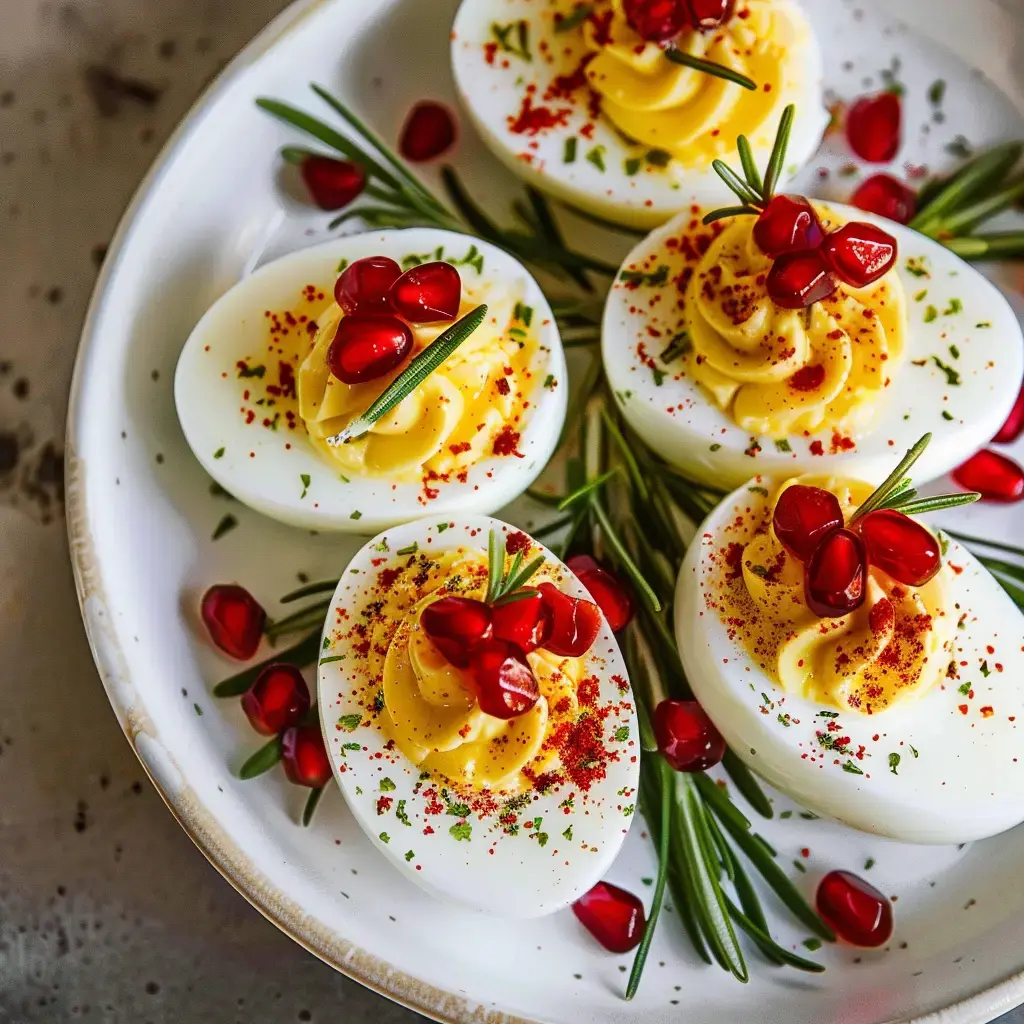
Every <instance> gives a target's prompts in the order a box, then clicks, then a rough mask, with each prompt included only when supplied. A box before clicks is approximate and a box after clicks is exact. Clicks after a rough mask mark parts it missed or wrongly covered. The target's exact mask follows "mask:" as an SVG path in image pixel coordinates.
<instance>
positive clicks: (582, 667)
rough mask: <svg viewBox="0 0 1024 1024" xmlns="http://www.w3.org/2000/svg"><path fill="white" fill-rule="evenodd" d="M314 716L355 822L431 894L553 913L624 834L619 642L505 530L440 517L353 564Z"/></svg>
mask: <svg viewBox="0 0 1024 1024" xmlns="http://www.w3.org/2000/svg"><path fill="white" fill-rule="evenodd" d="M319 708H320V717H321V724H322V726H323V730H324V738H325V741H326V744H327V749H328V751H329V754H330V758H331V762H332V764H333V766H334V772H335V775H336V777H337V779H338V782H339V784H340V786H341V789H342V792H343V793H344V794H345V799H346V801H347V802H348V804H349V807H350V808H351V809H352V812H353V813H354V815H355V817H356V819H357V820H358V822H359V824H360V825H361V826H362V828H363V830H364V831H365V832H366V834H367V835H368V836H369V837H370V839H371V840H372V842H373V843H374V845H375V846H376V847H377V848H378V849H379V850H380V851H381V852H382V853H383V854H385V856H387V857H388V858H389V859H390V860H391V861H392V862H393V863H394V864H395V866H396V867H397V868H398V869H399V870H400V871H401V872H402V873H403V874H405V875H406V876H407V877H409V878H410V879H412V880H413V881H414V882H416V883H417V884H418V885H420V886H422V887H423V888H425V889H426V890H428V891H429V892H432V893H434V894H435V895H439V896H443V897H445V898H448V899H454V900H457V901H460V902H463V903H467V904H470V905H471V906H474V907H477V908H479V909H482V910H486V911H489V912H492V913H495V914H499V915H501V916H505V917H534V916H539V915H542V914H547V913H551V912H553V911H555V910H558V909H559V908H561V907H564V906H566V905H568V904H569V903H571V902H573V901H574V900H575V899H577V898H578V897H579V896H581V895H582V894H583V893H585V892H586V891H588V890H589V889H590V888H591V887H592V886H593V885H594V884H595V883H596V882H597V881H598V880H599V879H600V878H601V876H602V875H603V874H604V872H605V871H606V870H607V868H608V867H609V865H610V864H611V862H612V860H613V859H614V858H615V855H616V853H617V852H618V850H619V848H620V846H621V845H622V842H623V840H624V838H625V835H626V832H627V831H628V829H629V824H630V821H631V819H632V816H633V810H634V806H635V804H636V787H637V781H638V773H639V767H640V747H639V740H638V738H637V737H638V733H637V720H636V710H635V707H634V705H633V699H632V695H631V693H630V690H629V682H628V679H627V676H626V670H625V667H624V664H623V662H622V658H621V655H620V654H619V649H618V647H617V645H616V642H615V639H614V637H613V635H612V632H611V629H610V628H609V626H608V623H607V621H606V620H605V619H604V617H603V615H602V614H601V612H600V610H599V609H598V607H597V605H595V604H594V603H593V602H592V601H591V600H590V596H589V594H588V592H587V591H586V590H585V589H584V587H583V585H582V584H581V583H580V582H579V581H578V580H577V579H576V577H575V576H574V575H573V574H572V573H571V572H570V571H569V570H568V569H567V568H566V566H565V565H563V564H562V563H561V562H560V561H559V560H558V559H557V558H556V557H555V556H554V555H553V554H552V553H551V552H550V551H548V550H547V549H545V548H544V547H542V546H541V545H540V544H538V543H537V542H536V541H534V540H531V538H529V537H528V536H527V535H526V534H524V533H522V532H520V531H518V530H516V529H515V528H514V527H511V526H508V525H507V524H505V523H502V522H500V521H498V520H496V519H489V518H486V517H479V516H477V517H474V516H464V515H459V516H457V517H452V518H439V517H437V516H433V517H431V518H429V519H423V520H419V521H417V522H412V523H407V524H405V525H404V526H399V527H396V528H394V529H392V530H388V531H386V532H385V533H382V534H380V535H379V536H378V537H375V538H374V539H373V540H371V541H370V542H369V543H367V544H366V546H365V547H364V548H362V550H361V551H359V552H358V553H357V554H356V556H355V558H354V559H353V560H352V562H351V563H350V565H349V566H348V569H347V570H346V571H345V573H344V574H343V575H342V577H341V581H340V582H339V584H338V589H337V591H336V592H335V594H334V599H333V603H332V607H331V610H330V612H329V613H328V617H327V623H326V626H325V630H324V637H323V650H322V653H321V657H320V665H319ZM496 878H500V879H501V882H500V884H495V879H496Z"/></svg>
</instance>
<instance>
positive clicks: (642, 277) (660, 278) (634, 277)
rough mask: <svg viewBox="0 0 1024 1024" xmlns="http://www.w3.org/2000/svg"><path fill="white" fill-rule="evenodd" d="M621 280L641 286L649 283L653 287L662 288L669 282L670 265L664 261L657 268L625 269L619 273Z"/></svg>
mask: <svg viewBox="0 0 1024 1024" xmlns="http://www.w3.org/2000/svg"><path fill="white" fill-rule="evenodd" d="M619 280H620V281H622V282H623V283H624V284H629V285H633V286H635V287H639V286H640V285H648V286H649V287H651V288H660V287H661V286H662V285H665V284H668V265H667V264H665V263H662V264H661V265H660V266H659V267H658V269H657V270H651V271H644V270H623V271H622V272H621V273H620V274H619Z"/></svg>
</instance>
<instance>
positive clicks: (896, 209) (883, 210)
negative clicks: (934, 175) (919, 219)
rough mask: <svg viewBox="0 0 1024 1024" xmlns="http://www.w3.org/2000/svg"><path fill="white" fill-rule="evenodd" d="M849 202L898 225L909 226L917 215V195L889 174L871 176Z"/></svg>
mask: <svg viewBox="0 0 1024 1024" xmlns="http://www.w3.org/2000/svg"><path fill="white" fill-rule="evenodd" d="M850 202H851V203H853V205H854V206H856V207H859V208H860V209H861V210H867V211H868V213H877V214H878V215H879V217H888V218H889V220H894V221H897V222H898V223H900V224H909V223H910V221H911V220H913V219H914V214H915V213H917V193H916V192H915V191H914V190H913V189H912V188H910V187H909V186H907V185H904V184H903V182H902V181H897V180H896V178H894V177H893V176H892V175H891V174H873V175H872V176H871V177H870V178H868V179H867V180H865V181H864V182H862V184H861V185H860V187H859V188H858V189H857V191H856V192H854V193H853V196H852V197H851V199H850Z"/></svg>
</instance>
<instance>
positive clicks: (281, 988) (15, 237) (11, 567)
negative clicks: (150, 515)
mask: <svg viewBox="0 0 1024 1024" xmlns="http://www.w3.org/2000/svg"><path fill="white" fill-rule="evenodd" d="M281 6H282V4H281V0H248V2H247V3H226V2H224V0H162V2H160V3H152V2H151V3H144V2H142V0H0V1024H7V1022H12V1024H14V1022H17V1024H32V1022H42V1021H47V1022H49V1021H66V1020H74V1019H78V1018H88V1019H92V1020H101V1021H110V1022H115V1021H132V1022H139V1024H144V1022H146V1021H152V1022H170V1021H173V1022H182V1024H191V1022H198V1021H216V1022H218V1024H223V1022H231V1021H244V1022H245V1024H261V1022H268V1024H269V1022H281V1021H327V1020H332V1021H343V1022H350V1021H351V1022H356V1021H374V1022H379V1024H392V1022H394V1024H400V1022H401V1024H406V1022H412V1021H414V1020H417V1019H420V1018H418V1017H416V1016H415V1015H414V1014H411V1013H409V1012H407V1011H405V1010H402V1009H399V1008H398V1007H395V1006H393V1005H391V1004H389V1003H386V1002H385V1001H384V1000H382V999H380V998H379V997H377V996H375V995H373V994H371V993H369V992H367V991H365V990H363V989H362V988H360V987H359V986H358V985H356V984H355V983H353V982H350V981H347V980H346V979H344V978H342V977H341V976H340V975H338V974H336V973H335V972H334V971H332V970H331V969H330V968H328V967H326V966H324V965H323V964H321V963H320V962H319V961H317V960H316V959H314V958H313V957H312V956H310V955H309V954H307V953H306V952H305V951H303V950H302V949H300V948H299V947H298V946H297V945H295V944H293V943H292V942H291V941H290V940H289V939H287V938H285V937H284V936H283V935H282V934H281V933H280V932H278V931H277V929H276V928H275V927H274V926H273V925H271V924H270V923H268V922H267V921H265V920H264V919H263V918H262V917H261V916H260V915H259V914H258V913H257V912H256V911H255V910H253V909H252V908H251V907H250V906H249V905H248V904H247V903H246V902H245V901H244V900H243V899H242V898H241V897H240V896H238V895H236V894H235V892H234V891H233V890H232V889H231V888H230V887H229V886H228V885H227V883H226V882H224V881H223V880H222V879H221V877H220V876H219V875H218V874H217V872H216V871H215V870H214V869H213V868H212V867H210V865H208V864H207V863H206V861H205V860H204V859H203V858H202V857H201V856H200V855H199V853H198V852H197V851H196V849H195V848H194V847H193V845H192V843H191V841H190V840H189V839H188V838H187V837H186V836H185V834H184V833H183V832H182V831H181V829H180V828H179V827H178V825H177V824H176V823H175V822H174V819H173V818H172V817H171V816H170V814H168V813H167V811H166V810H165V809H164V807H163V805H162V803H161V801H160V799H159V797H158V796H157V795H156V793H155V791H154V790H153V789H152V787H151V786H149V784H148V783H146V782H145V780H144V777H143V774H142V771H141V769H140V768H139V765H138V764H137V762H136V760H135V758H134V756H133V754H132V753H131V751H130V749H129V746H128V744H127V743H126V742H125V740H124V737H123V736H122V734H121V730H120V729H119V728H118V725H117V723H116V721H115V719H114V716H113V714H112V713H111V710H110V708H109V706H108V704H107V701H106V697H105V696H104V693H103V688H102V686H101V685H100V683H99V680H98V678H97V676H96V673H95V671H94V669H93V665H92V661H91V659H90V656H89V651H88V647H87V645H86V642H85V637H84V634H83V632H82V627H81V622H80V619H79V615H78V608H77V605H76V602H75V597H74V592H73V588H72V582H71V571H70V567H69V563H68V558H67V551H66V541H65V535H64V529H63V522H62V493H61V474H60V468H61V464H60V458H61V453H62V437H63V422H64V412H65V403H66V398H67V390H68V384H69V381H70V375H71V366H72V361H73V358H74V353H75V347H76V345H77V341H78V334H79V329H80V326H81V321H82V317H83V315H84V312H85V307H86V303H87V301H88V298H89V293H90V291H91V289H92V285H93V281H94V279H95V276H96V272H97V268H98V266H99V264H100V262H101V260H102V255H103V250H104V247H105V245H106V243H107V242H108V240H109V239H110V237H111V234H112V233H113V231H114V228H115V226H116V223H117V220H118V217H119V215H120V213H121V211H122V209H123V208H124V206H125V204H126V203H127V201H128V198H129V197H130V195H131V193H132V191H133V190H134V188H135V187H136V184H137V182H138V181H139V179H140V178H141V176H142V175H143V173H144V172H145V170H146V168H147V167H148V166H149V164H150V162H151V161H152V160H153V158H154V157H155V155H156V153H157V150H158V149H159V146H160V144H161V143H162V142H163V140H164V139H165V138H166V136H167V135H168V134H169V133H170V131H171V130H172V128H173V127H174V125H175V123H176V122H177V121H178V120H179V118H180V117H181V116H182V114H184V112H185V110H186V109H187V108H188V106H189V105H190V104H191V102H192V100H193V99H194V98H195V97H196V96H197V94H198V93H199V92H200V91H201V90H202V88H203V86H204V85H205V83H206V82H207V81H208V80H209V79H210V77H211V76H212V75H213V74H215V73H216V72H217V70H218V69H219V68H220V67H221V66H222V65H223V63H224V61H226V60H227V59H228V58H230V57H231V55H232V54H234V53H235V52H236V51H237V50H238V49H239V47H240V46H241V45H242V44H243V43H245V42H246V41H247V40H248V39H249V38H250V37H251V36H252V35H253V34H255V32H256V31H258V29H259V28H260V27H261V26H262V25H263V24H265V22H266V21H268V20H269V19H270V17H271V16H273V15H274V14H275V13H277V11H278V10H279V9H280V7H281ZM197 187H198V186H197ZM1011 1019H1012V1020H1017V1021H1021V1022H1024V1015H1020V1014H1017V1015H1011V1017H1010V1018H1007V1020H1011Z"/></svg>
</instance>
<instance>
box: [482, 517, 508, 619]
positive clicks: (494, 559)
mask: <svg viewBox="0 0 1024 1024" xmlns="http://www.w3.org/2000/svg"><path fill="white" fill-rule="evenodd" d="M504 575H505V537H504V535H503V534H501V533H499V532H498V531H497V530H491V532H490V533H489V534H488V535H487V596H486V597H485V598H484V600H485V601H486V602H487V603H488V604H490V603H491V602H492V601H493V600H494V599H495V598H496V597H497V596H498V594H499V592H500V590H501V580H502V577H503V576H504Z"/></svg>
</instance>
